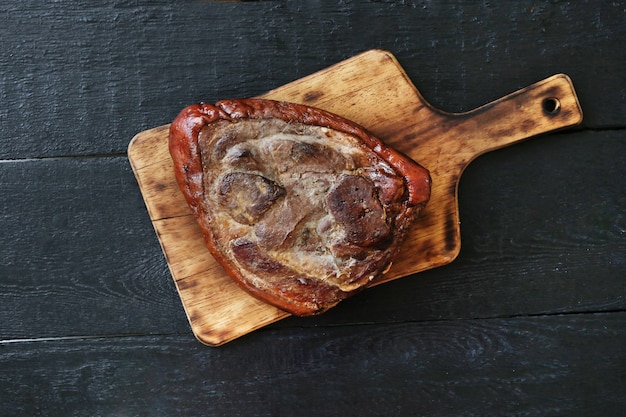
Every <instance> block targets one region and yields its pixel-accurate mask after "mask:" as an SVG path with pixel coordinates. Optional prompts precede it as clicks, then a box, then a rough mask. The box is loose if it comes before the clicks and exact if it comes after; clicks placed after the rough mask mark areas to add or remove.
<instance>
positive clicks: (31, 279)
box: [0, 130, 626, 340]
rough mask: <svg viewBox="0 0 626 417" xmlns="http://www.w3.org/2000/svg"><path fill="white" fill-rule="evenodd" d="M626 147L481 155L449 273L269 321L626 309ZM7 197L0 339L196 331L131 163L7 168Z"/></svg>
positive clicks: (594, 136)
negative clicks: (623, 182) (309, 314)
mask: <svg viewBox="0 0 626 417" xmlns="http://www.w3.org/2000/svg"><path fill="white" fill-rule="evenodd" d="M625 147H626V138H625V136H624V133H623V132H621V131H620V130H614V131H606V132H602V131H601V132H593V131H584V132H574V133H569V132H568V133H562V134H558V135H552V136H551V137H550V138H549V139H548V138H545V140H543V139H542V140H531V141H528V142H524V143H522V144H519V145H515V146H513V147H511V148H505V149H502V150H500V151H498V152H494V153H489V154H486V155H484V156H481V157H479V158H478V159H477V160H476V161H474V162H473V163H472V164H470V166H469V167H468V168H467V169H466V171H465V172H464V174H463V176H462V178H461V183H460V189H459V193H460V201H459V204H460V213H461V229H462V250H461V253H460V255H459V257H458V258H457V259H456V260H455V262H454V263H453V264H451V265H448V266H446V267H444V268H437V269H435V270H431V271H426V272H422V273H419V274H417V275H414V276H412V277H411V278H406V279H402V280H396V281H393V282H391V283H387V284H385V285H381V286H378V287H375V288H371V289H369V290H367V291H365V292H363V293H362V294H359V296H358V297H355V298H354V299H352V300H348V301H346V302H344V303H342V304H340V305H339V306H338V307H336V308H334V309H332V310H331V311H329V312H328V313H326V314H324V315H323V316H320V317H315V318H307V319H296V318H290V319H289V320H286V321H284V322H280V323H276V324H274V325H273V326H274V327H293V326H297V327H303V326H307V327H315V326H336V325H350V324H355V323H363V322H366V323H393V322H398V321H416V320H438V319H450V318H488V317H499V316H519V315H529V314H552V313H559V312H593V311H615V310H620V309H624V308H626V297H624V286H623V277H624V271H626V242H625V241H624V239H623V235H622V233H621V231H622V230H624V224H623V220H624V217H623V215H622V214H623V213H624V212H625V211H626V200H625V199H624V195H625V193H624V192H623V187H622V188H620V187H619V184H620V179H621V178H625V177H626V160H624V159H623V158H621V159H620V158H616V157H615V156H616V155H622V154H624V153H625V152H626V149H625ZM533 178H540V179H541V181H540V182H541V185H540V186H539V185H538V183H537V181H535V180H532V181H531V180H530V179H533ZM0 195H2V198H1V199H0V213H2V215H1V216H0V230H2V233H0V260H1V261H0V277H1V279H0V339H2V340H7V339H24V338H26V339H31V338H39V337H53V336H62V337H64V336H75V335H114V334H152V333H162V332H165V333H171V332H181V333H188V332H190V330H189V327H188V323H187V318H186V316H185V313H184V311H183V308H182V306H181V301H180V298H179V296H178V295H177V293H176V289H175V286H174V283H173V280H172V277H171V275H170V272H169V271H168V269H167V264H166V262H165V259H164V258H163V254H162V252H161V249H160V248H159V244H158V240H157V238H156V236H155V234H154V230H153V228H152V225H151V223H150V219H149V217H148V215H147V213H146V211H145V205H144V203H143V201H142V199H141V195H140V192H139V190H138V189H137V183H136V181H135V179H134V178H133V175H132V172H131V169H130V167H129V165H128V162H127V161H126V160H125V158H120V157H117V158H82V159H78V158H62V159H47V160H30V161H4V162H2V163H0ZM192 266H193V264H192ZM189 272H190V273H193V272H194V271H193V270H190V271H189Z"/></svg>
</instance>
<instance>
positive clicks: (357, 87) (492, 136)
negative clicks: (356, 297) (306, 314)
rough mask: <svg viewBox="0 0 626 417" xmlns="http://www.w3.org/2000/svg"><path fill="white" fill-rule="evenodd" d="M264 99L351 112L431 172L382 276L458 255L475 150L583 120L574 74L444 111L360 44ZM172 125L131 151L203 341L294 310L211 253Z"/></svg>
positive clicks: (139, 138) (144, 135)
mask: <svg viewBox="0 0 626 417" xmlns="http://www.w3.org/2000/svg"><path fill="white" fill-rule="evenodd" d="M262 97H263V98H271V99H276V100H285V101H291V102H295V103H303V104H307V105H310V106H315V107H319V108H322V109H325V110H328V111H331V112H333V113H337V114H339V115H341V116H343V117H345V118H347V119H351V120H353V121H355V122H357V123H359V124H361V125H362V126H364V127H365V128H366V129H368V130H370V131H371V132H372V133H374V134H375V135H376V136H378V137H379V138H380V139H382V140H383V141H384V142H385V143H386V144H388V145H391V146H392V147H394V148H396V149H397V150H400V151H402V152H404V153H406V154H407V155H409V156H410V157H412V158H413V159H415V160H416V161H417V162H419V163H420V164H421V165H423V166H424V167H426V168H428V169H429V170H430V172H431V175H432V184H433V188H432V197H431V200H430V202H429V203H428V205H427V207H426V208H425V210H424V211H423V212H422V214H421V217H420V218H419V219H418V221H417V224H415V226H414V227H413V228H412V231H411V233H410V234H409V236H408V238H407V240H406V242H405V244H404V245H403V247H402V250H401V253H400V254H399V256H398V257H397V260H396V261H395V262H394V264H393V266H392V268H391V269H390V270H389V272H388V273H387V274H385V275H384V276H383V277H382V278H381V279H380V280H378V281H376V284H380V283H383V282H388V281H391V280H394V279H397V278H401V277H405V276H408V275H412V274H415V273H417V272H420V271H424V270H427V269H431V268H435V267H438V266H442V265H445V264H448V263H450V262H452V261H453V260H454V259H455V258H456V256H457V255H458V253H459V251H460V246H461V235H460V226H459V212H458V204H457V187H458V183H459V179H460V177H461V174H462V172H463V170H464V169H465V167H466V166H467V165H468V164H469V163H470V162H471V161H472V160H473V159H474V158H476V157H477V156H479V155H481V154H483V153H485V152H487V151H491V150H494V149H498V148H501V147H504V146H507V145H510V144H513V143H516V142H519V141H521V140H524V139H527V138H529V137H531V136H535V135H539V134H542V133H546V132H549V131H553V130H556V129H561V128H565V127H568V126H573V125H576V124H579V123H580V122H581V121H582V111H581V109H580V105H579V103H578V100H577V98H576V94H575V92H574V89H573V87H572V84H571V81H570V79H569V78H568V77H567V76H566V75H562V74H559V75H554V76H552V77H550V78H547V79H545V80H543V81H540V82H538V83H536V84H533V85H531V86H529V87H526V88H524V89H522V90H519V91H516V92H514V93H512V94H510V95H508V96H506V97H503V98H501V99H499V100H496V101H494V102H492V103H489V104H487V105H485V106H482V107H480V108H478V109H475V110H473V111H470V112H467V113H460V114H452V113H446V112H442V111H440V110H437V109H435V108H433V107H432V106H430V105H429V104H428V103H427V102H426V101H425V100H424V98H423V97H422V96H421V95H420V93H419V92H418V91H417V89H416V88H415V86H413V84H412V83H411V81H410V80H409V78H408V77H407V75H406V73H405V72H404V70H403V69H402V67H401V66H400V64H399V63H398V62H397V60H396V59H395V57H394V56H393V55H392V54H391V53H389V52H387V51H382V50H371V51H367V52H364V53H362V54H360V55H357V56H355V57H353V58H350V59H348V60H346V61H342V62H340V63H338V64H336V65H333V66H332V67H329V68H327V69H324V70H322V71H319V72H317V73H315V74H312V75H309V76H307V77H305V78H302V79H299V80H297V81H294V82H292V83H289V84H287V85H284V86H282V87H279V88H277V89H275V90H272V91H269V92H268V93H266V94H264V95H263V96H262ZM223 98H231V97H223ZM189 104H192V103H189ZM168 128H169V125H166V126H161V127H157V128H154V129H150V130H147V131H144V132H141V133H139V134H138V135H136V136H135V137H134V138H133V140H132V141H131V143H130V145H129V148H128V158H129V160H130V162H131V165H132V168H133V171H134V173H135V176H136V177H137V181H138V183H139V187H140V189H141V192H142V194H143V197H144V200H145V203H146V206H147V209H148V212H149V215H150V218H151V220H152V223H153V225H154V229H155V230H156V233H157V235H158V238H159V241H160V243H161V246H162V248H163V252H164V254H165V257H166V259H167V263H168V265H169V268H170V271H171V273H172V276H173V278H174V281H175V283H176V287H177V289H178V292H179V294H180V297H181V300H182V303H183V306H184V308H185V312H186V314H187V317H188V319H189V322H190V324H191V328H192V330H193V332H194V334H195V336H196V337H197V338H198V340H199V341H201V342H202V343H204V344H207V345H210V346H218V345H221V344H223V343H226V342H228V341H231V340H233V339H235V338H237V337H240V336H242V335H245V334H247V333H249V332H251V331H253V330H255V329H258V328H260V327H263V326H266V325H268V324H270V323H273V322H275V321H277V320H280V319H282V318H284V317H287V316H288V314H287V313H285V312H283V311H281V310H278V309H276V308H275V307H272V306H270V305H268V304H265V303H263V302H261V301H258V300H257V299H255V298H253V297H251V296H249V295H248V294H247V293H245V292H244V291H243V290H241V289H240V288H239V287H238V286H237V285H236V284H235V283H234V282H233V281H231V280H230V278H229V277H228V276H227V275H226V274H225V272H224V271H223V269H222V268H221V267H220V266H219V265H218V264H217V262H216V261H215V260H214V259H213V258H212V256H211V255H210V254H209V252H208V250H207V249H206V247H205V245H204V241H203V239H202V235H201V233H200V231H199V229H198V227H197V226H196V223H195V221H194V218H193V216H192V214H191V211H190V209H189V208H188V207H187V204H186V202H185V200H184V198H183V196H182V194H181V193H180V191H179V189H178V186H177V184H176V181H175V179H174V173H173V170H172V161H171V159H170V156H169V153H168V147H167V140H168Z"/></svg>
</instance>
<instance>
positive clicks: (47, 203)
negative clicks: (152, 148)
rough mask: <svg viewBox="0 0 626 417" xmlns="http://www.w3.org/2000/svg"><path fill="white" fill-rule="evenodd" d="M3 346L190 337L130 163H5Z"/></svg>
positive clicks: (0, 169) (0, 219) (0, 276)
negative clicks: (70, 339)
mask: <svg viewBox="0 0 626 417" xmlns="http://www.w3.org/2000/svg"><path fill="white" fill-rule="evenodd" d="M0 195H1V196H2V198H0V213H2V214H1V215H0V230H1V232H0V323H1V324H0V338H1V339H2V340H7V339H9V340H10V339H23V338H26V339H30V338H39V337H44V338H45V337H53V336H75V335H93V334H128V333H133V334H134V333H142V334H145V333H160V332H177V331H180V332H188V331H189V330H188V325H187V321H186V318H185V316H184V313H183V311H182V309H181V307H180V300H179V298H178V297H177V295H176V292H175V288H174V285H173V283H172V279H171V276H170V275H169V271H168V270H167V266H166V265H165V262H164V260H163V254H162V252H161V251H160V249H159V247H158V242H157V239H156V238H155V236H154V232H153V230H152V227H151V225H150V220H149V218H148V216H147V215H146V213H145V207H144V205H143V201H142V199H141V195H140V193H139V192H138V191H137V183H136V181H135V179H134V177H133V175H132V171H131V169H130V166H129V165H128V161H127V159H126V158H124V157H117V158H78V159H75V158H61V159H45V160H23V161H3V162H1V163H0Z"/></svg>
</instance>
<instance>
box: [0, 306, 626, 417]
mask: <svg viewBox="0 0 626 417" xmlns="http://www.w3.org/2000/svg"><path fill="white" fill-rule="evenodd" d="M625 329H626V317H625V313H623V312H622V313H619V314H593V315H565V316H539V317H527V318H510V319H493V320H480V321H478V320H451V321H445V322H433V323H409V322H407V323H399V324H390V325H386V326H375V325H364V326H349V327H329V328H319V329H305V330H301V329H292V330H290V331H261V332H257V333H254V334H253V335H249V336H248V337H246V338H244V339H241V340H240V341H238V343H234V344H228V345H226V346H224V347H223V348H220V349H207V348H205V347H202V345H200V344H199V343H197V341H195V340H194V339H193V338H192V337H190V336H189V337H180V336H150V337H120V338H92V339H77V340H50V341H41V342H37V343H31V344H3V345H2V346H1V347H0V348H1V349H2V353H3V354H2V355H1V356H0V366H1V367H2V370H3V371H2V373H0V384H1V385H2V386H3V388H4V389H3V401H2V403H0V414H3V415H49V416H53V415H54V416H57V415H63V416H78V415H85V414H88V415H102V416H104V415H150V416H171V415H172V414H176V415H185V416H226V415H227V416H249V415H254V416H277V415H278V416H283V415H299V416H337V415H342V416H344V415H345V416H351V415H355V414H356V413H355V411H356V412H357V413H358V415H359V416H381V415H384V416H386V415H394V416H399V417H402V416H415V415H426V416H452V415H454V416H457V415H463V416H485V415H498V416H519V415H524V416H529V417H533V416H536V417H547V416H564V415H579V414H582V415H590V416H605V417H618V416H620V415H621V414H622V412H623V410H624V407H625V406H626V399H625V398H624V396H623V395H622V393H623V390H622V388H623V383H624V382H623V375H624V374H625V373H626V362H624V357H623V348H624V340H625V338H626V330H625Z"/></svg>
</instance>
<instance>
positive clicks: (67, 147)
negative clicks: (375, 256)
mask: <svg viewBox="0 0 626 417" xmlns="http://www.w3.org/2000/svg"><path fill="white" fill-rule="evenodd" d="M0 3H1V4H0V45H1V47H0V138H1V139H0V143H1V144H2V146H0V367H1V369H2V370H1V371H0V415H10V416H33V415H42V416H46V415H50V416H59V415H64V416H83V415H153V416H177V415H189V416H194V415H203V416H205V415H211V413H213V414H214V415H235V416H236V415H246V416H248V415H281V414H282V415H290V414H291V415H303V416H307V415H311V416H313V415H315V416H320V415H324V414H326V415H333V414H335V412H336V411H338V412H343V414H344V415H364V416H368V415H390V410H391V412H393V413H395V415H400V416H403V415H410V416H413V415H416V414H418V413H420V412H421V413H422V414H424V415H429V416H450V417H452V416H453V417H458V416H482V415H497V416H518V417H519V416H563V415H565V416H577V415H584V416H594V417H595V416H598V417H607V416H608V417H613V416H620V417H621V416H622V415H623V410H624V409H625V408H626V407H625V406H626V404H625V403H624V395H623V393H624V391H625V389H624V387H625V384H624V375H625V374H626V371H625V370H624V363H626V362H625V357H626V356H625V354H624V352H625V351H626V348H625V346H626V345H625V344H626V338H625V336H624V334H623V329H624V328H625V325H624V324H625V323H624V318H623V314H624V311H625V310H626V289H625V287H624V277H625V276H626V246H625V244H626V239H625V231H626V224H625V223H624V219H625V216H624V213H626V200H625V198H624V196H625V195H626V190H625V189H624V185H625V183H624V178H626V158H624V157H623V155H624V154H626V149H625V147H626V133H625V129H624V127H625V125H626V123H625V119H626V107H625V106H626V84H625V78H624V74H625V73H626V56H625V54H626V49H625V48H624V47H623V45H624V44H625V43H626V11H625V5H624V2H623V1H610V2H593V3H592V2H586V1H582V2H566V1H551V2H519V1H512V0H505V1H500V2H492V1H484V0H481V1H476V2H469V1H461V2H459V1H449V0H443V1H437V2H431V1H420V0H415V1H413V0H407V1H401V2H398V1H386V0H385V1H369V2H328V1H315V2H302V1H287V2H277V1H259V2H221V1H204V0H200V1H194V2H185V3H184V4H181V3H176V4H174V3H173V2H170V1H164V0H154V1H141V0H140V1H134V0H133V1H128V0H102V1H100V2H88V1H86V0H62V1H55V2H40V1H34V0H5V1H3V2H0ZM373 48H381V49H386V50H390V51H392V52H393V53H394V55H395V56H396V57H397V58H398V60H399V62H400V63H401V65H402V67H403V68H404V69H405V71H406V73H407V75H408V78H409V79H410V80H412V81H413V82H414V83H415V85H416V87H417V88H418V89H419V91H420V92H421V93H422V95H423V96H424V97H425V99H426V100H427V101H428V102H430V103H431V104H432V105H433V106H434V107H436V108H439V109H442V110H445V111H448V112H463V111H468V110H470V109H473V108H476V107H478V106H480V105H482V104H483V103H488V102H491V101H493V100H495V99H497V98H499V97H502V96H504V95H505V94H508V93H509V92H512V91H516V90H518V89H520V88H523V87H525V86H528V85H531V84H532V83H534V82H536V81H537V80H541V79H544V78H546V77H548V76H551V75H552V74H557V73H566V74H568V75H570V76H571V77H572V80H573V82H574V85H575V86H576V91H577V93H578V97H579V99H580V102H581V106H582V108H583V109H584V111H585V119H584V122H583V124H582V125H581V126H580V127H579V129H578V130H576V131H569V130H568V131H566V132H562V133H559V134H554V135H550V137H549V138H542V139H541V140H531V141H527V142H524V143H521V144H517V145H514V146H512V147H507V148H505V149H501V150H499V151H497V152H490V153H488V154H485V155H483V156H480V157H479V158H477V159H476V160H475V161H473V162H472V163H471V164H470V165H469V167H468V168H467V169H466V170H465V171H464V173H463V176H462V177H461V181H460V185H459V197H460V198H459V205H460V213H461V230H462V250H461V253H460V254H459V256H458V257H457V259H456V260H455V261H454V262H453V263H451V264H449V265H446V266H444V267H440V268H436V269H433V270H429V271H424V272H422V273H419V274H416V275H415V276H412V277H411V278H407V279H400V280H395V281H393V282H389V283H387V284H385V285H380V286H377V287H374V288H371V289H369V290H367V291H365V292H364V293H362V294H361V295H360V296H359V297H356V298H353V299H350V300H347V301H346V302H345V303H342V304H340V305H339V306H338V307H336V308H334V309H332V310H331V311H329V312H328V313H327V314H324V315H322V316H320V317H315V318H309V319H301V318H294V317H290V318H287V319H285V320H281V321H279V322H276V323H274V324H272V325H270V326H268V327H266V328H264V329H261V330H259V331H257V332H253V333H251V334H249V335H247V336H245V337H242V338H240V339H238V340H236V341H233V342H231V343H228V344H227V345H225V346H222V347H220V348H218V349H211V348H206V347H204V346H202V345H201V344H200V343H198V342H197V341H196V340H195V339H194V337H193V335H192V333H191V331H190V329H189V325H188V323H187V318H186V316H185V312H184V311H183V307H182V304H181V302H180V298H179V297H178V295H177V293H176V288H175V286H174V285H173V282H172V279H171V276H170V274H169V271H168V269H167V264H166V262H165V259H164V258H163V255H162V252H161V250H160V248H159V244H158V239H157V238H156V236H155V233H154V230H153V228H152V225H151V222H150V219H149V217H148V215H147V213H146V210H145V205H144V203H143V201H142V199H141V194H140V192H139V190H138V187H137V183H136V181H135V179H134V178H133V175H132V172H131V168H130V166H129V165H128V162H127V161H126V158H125V157H126V155H125V152H126V147H127V145H128V141H129V138H131V137H133V136H134V135H135V134H137V133H138V132H141V131H143V130H145V129H148V128H151V127H153V126H160V125H164V124H166V123H169V122H170V121H171V120H172V119H173V118H174V117H175V115H176V114H177V113H178V111H179V110H180V109H181V108H182V107H184V106H185V105H188V104H190V103H193V102H197V101H201V100H205V101H214V100H218V99H221V98H224V97H250V96H255V95H259V94H263V93H265V92H267V91H269V90H271V89H274V88H277V87H278V86H282V85H284V84H286V83H289V82H291V81H293V80H297V79H299V78H301V77H304V76H306V75H308V74H311V73H313V72H315V71H318V70H320V69H323V68H326V67H328V66H329V65H332V64H334V63H336V62H340V61H342V60H344V59H346V58H348V57H351V56H353V55H355V54H357V53H360V52H362V51H365V50H369V49H373ZM544 139H545V140H544ZM84 156H88V157H84ZM29 158H30V159H29ZM40 158H43V159H40ZM597 312H603V313H602V314H597ZM74 336H78V337H77V338H74ZM264 413H265V414H264ZM418 415H419V414H418Z"/></svg>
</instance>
